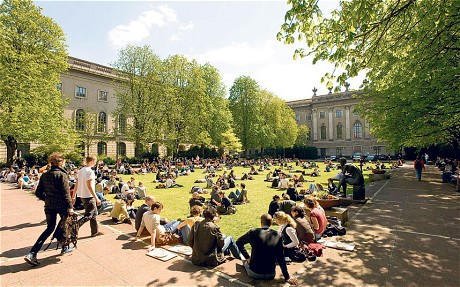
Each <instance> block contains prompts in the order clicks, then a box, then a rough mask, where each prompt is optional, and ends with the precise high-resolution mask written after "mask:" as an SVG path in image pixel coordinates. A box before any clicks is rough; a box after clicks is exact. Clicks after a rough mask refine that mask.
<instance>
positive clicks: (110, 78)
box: [0, 57, 134, 162]
mask: <svg viewBox="0 0 460 287" xmlns="http://www.w3.org/2000/svg"><path fill="white" fill-rule="evenodd" d="M68 63H69V70H68V71H67V72H65V73H63V74H62V75H61V83H60V84H59V85H58V87H57V88H58V89H59V90H60V91H61V92H62V95H63V97H65V98H68V99H69V100H70V101H69V105H68V107H67V108H65V109H64V115H65V117H67V118H71V119H72V120H73V122H74V124H75V128H76V129H77V130H81V129H83V128H84V124H85V123H84V121H83V115H84V113H85V112H86V111H91V112H94V113H96V115H97V123H96V124H97V125H96V129H97V134H96V136H95V138H94V140H93V144H92V145H90V149H89V153H90V154H93V155H107V156H110V157H112V158H116V154H117V151H118V155H119V156H128V157H132V156H134V144H133V143H132V142H130V141H128V140H126V138H125V136H124V134H125V132H126V127H127V125H128V124H129V119H126V118H124V117H117V118H115V117H114V115H113V112H114V111H115V109H116V107H117V100H116V98H115V91H114V85H113V82H114V80H116V79H117V76H116V74H115V72H114V70H113V69H112V68H109V67H106V66H102V65H99V64H95V63H92V62H88V61H85V60H81V59H77V58H74V57H69V59H68ZM115 130H117V131H118V135H117V137H115V136H113V135H114V131H115ZM107 134H112V136H111V137H105V139H103V137H102V136H103V135H107ZM36 146H37V144H34V143H32V144H30V143H20V144H19V146H18V150H17V154H16V155H17V156H21V155H23V154H25V153H28V152H29V151H30V150H31V149H33V148H35V147H36ZM84 150H85V151H86V148H85V149H84ZM0 161H3V162H4V161H6V146H5V145H4V144H0Z"/></svg>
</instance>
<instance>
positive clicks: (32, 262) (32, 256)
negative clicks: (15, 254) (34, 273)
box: [24, 253, 40, 266]
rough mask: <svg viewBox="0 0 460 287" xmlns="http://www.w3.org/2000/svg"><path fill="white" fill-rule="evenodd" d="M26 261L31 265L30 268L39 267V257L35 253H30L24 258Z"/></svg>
mask: <svg viewBox="0 0 460 287" xmlns="http://www.w3.org/2000/svg"><path fill="white" fill-rule="evenodd" d="M24 260H25V261H26V262H27V263H29V265H30V266H38V265H40V262H38V260H37V255H36V254H34V253H29V254H27V255H26V257H24Z"/></svg>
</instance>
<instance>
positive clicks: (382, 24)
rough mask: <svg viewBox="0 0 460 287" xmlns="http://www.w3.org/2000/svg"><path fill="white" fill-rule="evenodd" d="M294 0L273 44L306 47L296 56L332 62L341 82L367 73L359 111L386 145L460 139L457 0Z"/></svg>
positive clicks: (456, 141)
mask: <svg viewBox="0 0 460 287" xmlns="http://www.w3.org/2000/svg"><path fill="white" fill-rule="evenodd" d="M319 2H321V1H318V0H291V1H289V3H290V5H291V8H290V10H288V11H287V12H286V16H285V23H284V24H283V25H282V27H281V31H280V32H279V33H278V35H277V36H278V39H279V40H282V41H284V42H285V43H287V44H292V43H294V42H296V41H298V42H301V43H304V44H306V46H307V47H300V48H299V49H297V50H296V52H295V54H294V57H298V56H300V57H305V56H308V55H312V56H313V63H316V62H317V61H320V60H325V61H329V62H332V63H334V65H335V67H336V69H337V70H336V71H341V72H340V73H339V74H334V73H331V74H326V75H325V79H335V80H336V81H337V82H339V83H340V84H344V83H345V82H346V81H347V79H348V78H350V77H354V76H356V75H358V72H360V71H365V72H366V77H367V81H365V83H364V84H363V89H364V91H365V92H364V93H362V94H361V95H359V98H361V99H362V100H363V101H362V103H361V104H360V106H359V110H360V112H361V113H362V114H363V115H364V116H365V117H366V118H367V119H368V120H369V121H370V123H371V131H372V132H373V133H374V134H375V135H376V136H377V137H378V138H379V139H381V140H385V141H386V142H387V144H388V146H389V147H393V148H399V147H402V146H415V147H424V146H428V145H432V144H438V143H450V144H451V145H452V146H453V147H454V148H455V149H456V150H458V144H459V141H460V113H459V111H460V101H459V100H458V99H459V98H458V97H459V96H458V95H459V94H460V93H459V83H460V79H459V78H460V71H459V70H460V65H459V61H460V37H459V36H460V34H459V33H460V14H459V11H460V1H457V0H440V1H438V2H436V4H434V2H433V1H430V0H418V1H416V0H387V1H361V0H351V1H341V2H340V9H337V10H334V11H332V13H331V16H330V17H325V16H324V15H323V13H322V11H321V9H320V6H319V4H320V3H319Z"/></svg>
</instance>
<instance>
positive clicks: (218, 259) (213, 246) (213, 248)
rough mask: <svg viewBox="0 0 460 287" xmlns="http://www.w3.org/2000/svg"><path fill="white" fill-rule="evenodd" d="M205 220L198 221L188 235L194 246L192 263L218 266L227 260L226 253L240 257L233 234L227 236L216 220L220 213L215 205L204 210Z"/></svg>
mask: <svg viewBox="0 0 460 287" xmlns="http://www.w3.org/2000/svg"><path fill="white" fill-rule="evenodd" d="M203 217H204V220H202V221H201V222H196V223H195V224H194V225H193V227H192V231H191V232H190V235H189V237H188V245H189V246H190V247H192V250H193V251H192V263H193V264H195V265H198V266H213V267H214V266H217V265H219V264H222V263H224V262H225V260H226V259H225V255H227V254H230V252H231V253H232V255H233V257H235V258H237V259H240V258H241V257H240V251H239V250H238V247H237V246H236V244H235V242H234V241H233V238H232V237H231V236H225V235H224V234H222V232H221V231H220V227H219V226H218V225H217V224H216V223H215V222H214V221H215V220H216V219H218V214H217V211H216V209H215V208H214V207H213V206H208V207H207V208H206V209H205V210H204V211H203Z"/></svg>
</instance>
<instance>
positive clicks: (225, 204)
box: [217, 191, 235, 214]
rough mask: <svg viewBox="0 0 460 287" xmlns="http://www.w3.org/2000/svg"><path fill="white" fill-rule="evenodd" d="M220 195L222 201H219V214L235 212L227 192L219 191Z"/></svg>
mask: <svg viewBox="0 0 460 287" xmlns="http://www.w3.org/2000/svg"><path fill="white" fill-rule="evenodd" d="M218 194H219V197H220V203H217V212H218V213H219V214H234V213H235V207H234V206H233V204H232V202H231V201H230V199H229V198H228V197H226V196H225V192H223V191H219V192H218Z"/></svg>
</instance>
